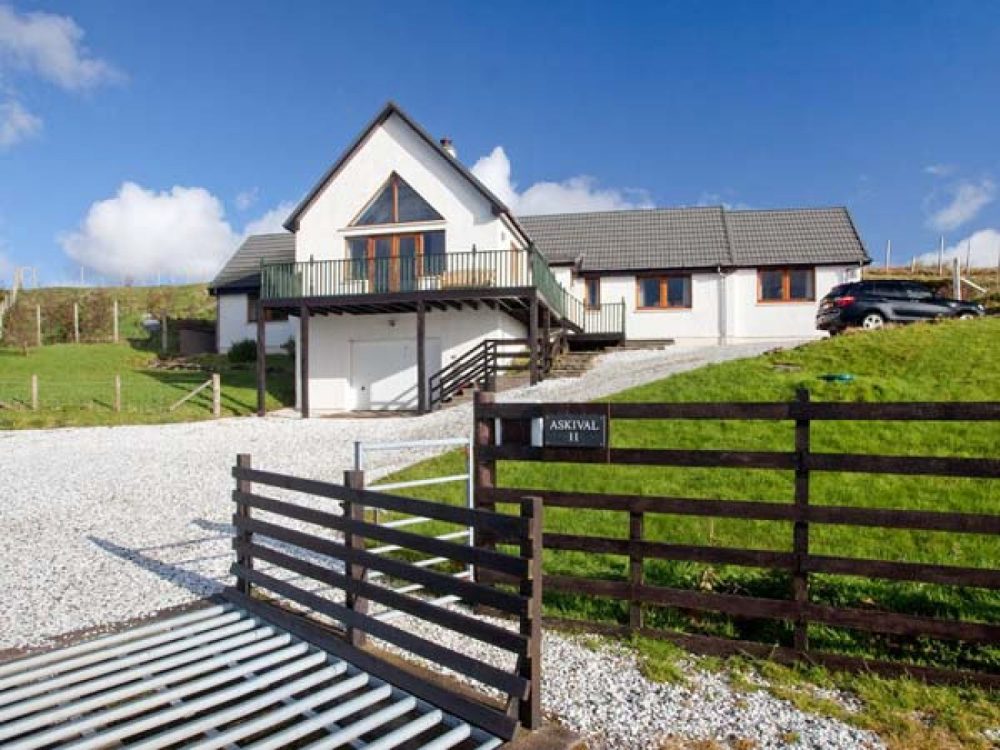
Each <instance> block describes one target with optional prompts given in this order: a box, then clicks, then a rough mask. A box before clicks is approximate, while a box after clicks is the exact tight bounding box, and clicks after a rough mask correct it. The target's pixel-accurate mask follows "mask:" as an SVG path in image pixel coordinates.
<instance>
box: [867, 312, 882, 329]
mask: <svg viewBox="0 0 1000 750" xmlns="http://www.w3.org/2000/svg"><path fill="white" fill-rule="evenodd" d="M884 325H885V318H883V317H882V314H881V313H877V312H870V313H865V317H863V318H862V319H861V327H862V328H865V329H867V330H869V331H874V330H875V329H876V328H881V327H882V326H884Z"/></svg>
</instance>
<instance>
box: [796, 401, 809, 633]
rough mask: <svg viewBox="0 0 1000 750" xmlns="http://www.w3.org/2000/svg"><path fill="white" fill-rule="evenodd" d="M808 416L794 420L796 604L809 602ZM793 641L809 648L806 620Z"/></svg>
mask: <svg viewBox="0 0 1000 750" xmlns="http://www.w3.org/2000/svg"><path fill="white" fill-rule="evenodd" d="M795 400H796V401H797V402H798V403H800V404H808V403H809V391H808V390H807V389H805V388H799V389H798V390H797V391H796V393H795ZM808 460H809V419H808V418H806V419H803V418H801V417H800V418H798V419H796V420H795V506H796V508H797V509H798V510H799V511H800V514H801V515H800V516H799V519H800V520H797V521H796V522H795V525H794V527H793V531H792V552H793V554H794V556H795V570H794V571H793V573H792V596H793V598H794V600H795V603H796V604H799V605H801V606H804V605H805V604H807V603H808V601H809V573H808V572H806V570H805V563H806V558H807V557H808V556H809V522H808V521H806V520H805V514H806V512H807V511H808V509H809V468H808ZM792 639H793V643H794V646H795V648H796V649H797V650H799V651H805V650H806V649H808V648H809V623H808V621H807V620H805V619H797V620H796V621H795V626H794V632H793V636H792Z"/></svg>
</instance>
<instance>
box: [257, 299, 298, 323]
mask: <svg viewBox="0 0 1000 750" xmlns="http://www.w3.org/2000/svg"><path fill="white" fill-rule="evenodd" d="M259 301H260V295H258V294H248V295H247V323H256V322H257V303H258V302H259ZM281 320H288V313H287V312H285V311H284V310H272V309H270V308H267V309H265V310H264V322H265V323H270V322H272V321H281Z"/></svg>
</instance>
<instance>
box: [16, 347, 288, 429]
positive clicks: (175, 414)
mask: <svg viewBox="0 0 1000 750" xmlns="http://www.w3.org/2000/svg"><path fill="white" fill-rule="evenodd" d="M157 364H159V360H158V358H157V356H156V355H155V354H154V353H152V352H149V351H144V350H142V349H137V348H134V347H132V346H130V345H128V344H55V345H52V346H44V347H40V348H37V349H28V350H27V351H26V352H24V351H22V350H20V349H13V348H0V429H24V428H39V427H71V426H74V427H75V426H87V425H116V424H156V423H163V422H187V421H192V420H198V419H210V418H211V417H212V395H211V389H205V390H204V391H202V392H201V393H199V394H198V395H197V396H195V397H194V398H192V399H191V400H189V401H188V402H186V403H185V404H183V405H182V406H180V407H179V408H177V409H176V410H175V411H172V412H171V411H168V409H169V407H170V405H171V404H173V403H174V402H176V401H177V400H178V399H180V398H181V397H182V396H184V395H185V394H186V393H189V392H190V391H191V390H192V389H193V388H195V387H196V386H197V385H199V384H201V383H203V382H204V381H205V380H206V379H208V378H209V377H210V375H211V373H212V372H219V373H220V374H221V379H222V415H223V416H240V415H244V414H252V413H253V412H254V411H255V410H256V408H257V391H256V377H255V370H254V368H255V364H254V363H248V364H232V363H230V362H228V360H226V358H225V357H216V356H203V357H199V358H195V359H193V360H190V361H189V362H188V363H187V365H188V366H189V367H192V368H196V369H184V370H175V369H165V368H163V367H157V366H156V365H157ZM268 369H269V373H268V395H267V405H268V408H269V409H275V408H279V407H281V406H284V405H287V404H290V403H294V398H295V397H294V388H293V379H294V372H293V370H294V364H293V363H292V361H291V360H290V359H289V358H288V357H285V356H273V357H268ZM33 374H34V375H37V376H38V384H39V385H38V397H39V409H38V410H37V411H32V410H31V408H30V407H31V376H32V375H33ZM115 375H120V376H121V382H122V390H121V398H122V410H121V411H120V412H116V411H114V408H113V406H114V378H115Z"/></svg>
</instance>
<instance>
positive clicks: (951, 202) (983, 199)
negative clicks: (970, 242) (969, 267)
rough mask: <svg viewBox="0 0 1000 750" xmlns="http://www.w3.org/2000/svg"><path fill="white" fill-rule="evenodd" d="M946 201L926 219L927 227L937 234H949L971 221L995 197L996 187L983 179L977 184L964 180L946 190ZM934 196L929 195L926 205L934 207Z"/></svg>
mask: <svg viewBox="0 0 1000 750" xmlns="http://www.w3.org/2000/svg"><path fill="white" fill-rule="evenodd" d="M947 195H948V201H947V202H946V203H945V204H944V205H939V206H938V207H937V208H935V209H934V210H933V211H932V212H931V214H930V216H929V217H928V219H927V226H929V227H930V228H931V229H935V230H937V231H939V232H949V231H951V230H952V229H957V228H958V227H960V226H962V225H963V224H965V223H966V222H968V221H971V220H972V219H974V218H975V217H976V215H977V214H978V213H979V212H980V211H981V210H982V209H983V208H984V207H985V206H987V205H988V204H990V203H992V202H993V199H994V198H995V197H996V185H994V184H993V181H992V180H990V179H989V178H986V177H984V178H983V179H981V180H980V181H979V182H970V181H968V180H964V181H962V182H959V183H956V184H955V185H952V186H951V187H950V188H949V189H948V190H947ZM935 202H936V196H935V195H931V196H930V198H929V201H928V205H929V206H931V205H934V204H935Z"/></svg>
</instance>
